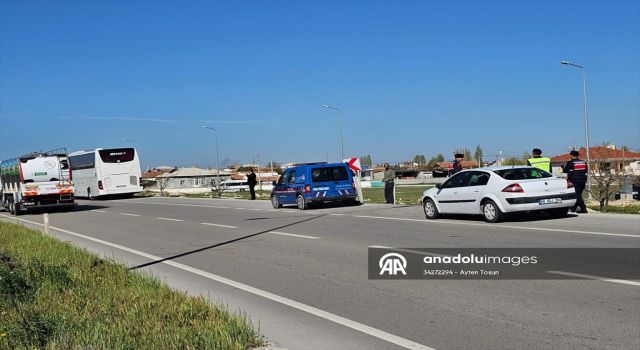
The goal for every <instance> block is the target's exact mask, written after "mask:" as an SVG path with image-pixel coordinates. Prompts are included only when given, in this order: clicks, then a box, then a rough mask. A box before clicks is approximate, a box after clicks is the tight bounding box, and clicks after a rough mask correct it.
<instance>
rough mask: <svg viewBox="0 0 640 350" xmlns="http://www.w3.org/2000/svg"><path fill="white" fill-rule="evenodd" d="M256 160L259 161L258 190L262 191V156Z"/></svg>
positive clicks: (258, 156)
mask: <svg viewBox="0 0 640 350" xmlns="http://www.w3.org/2000/svg"><path fill="white" fill-rule="evenodd" d="M256 159H257V160H258V189H259V190H260V191H262V178H261V177H260V155H259V154H258V155H257V156H256Z"/></svg>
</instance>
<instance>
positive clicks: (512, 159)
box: [502, 157, 527, 165]
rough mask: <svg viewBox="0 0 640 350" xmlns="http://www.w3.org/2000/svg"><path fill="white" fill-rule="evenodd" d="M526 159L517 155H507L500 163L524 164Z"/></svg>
mask: <svg viewBox="0 0 640 350" xmlns="http://www.w3.org/2000/svg"><path fill="white" fill-rule="evenodd" d="M526 164H527V161H526V160H522V159H519V158H518V157H509V158H507V159H505V160H504V161H503V162H502V165H526Z"/></svg>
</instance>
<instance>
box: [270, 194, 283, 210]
mask: <svg viewBox="0 0 640 350" xmlns="http://www.w3.org/2000/svg"><path fill="white" fill-rule="evenodd" d="M271 205H272V206H273V208H275V209H278V208H282V204H280V201H279V200H278V197H277V196H275V195H274V196H271Z"/></svg>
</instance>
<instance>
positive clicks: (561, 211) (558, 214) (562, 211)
mask: <svg viewBox="0 0 640 350" xmlns="http://www.w3.org/2000/svg"><path fill="white" fill-rule="evenodd" d="M549 214H551V216H552V217H554V218H556V219H559V218H563V217H565V216H567V214H569V208H558V209H551V210H550V211H549Z"/></svg>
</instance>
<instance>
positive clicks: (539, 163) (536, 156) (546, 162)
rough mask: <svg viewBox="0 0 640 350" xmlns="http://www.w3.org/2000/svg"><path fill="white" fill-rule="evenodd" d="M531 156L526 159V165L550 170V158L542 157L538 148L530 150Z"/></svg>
mask: <svg viewBox="0 0 640 350" xmlns="http://www.w3.org/2000/svg"><path fill="white" fill-rule="evenodd" d="M531 154H532V155H533V158H529V159H527V165H528V166H532V167H536V168H538V169H542V170H544V171H546V172H549V173H550V172H551V158H547V157H543V156H542V150H541V149H540V148H534V149H533V150H532V151H531Z"/></svg>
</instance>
